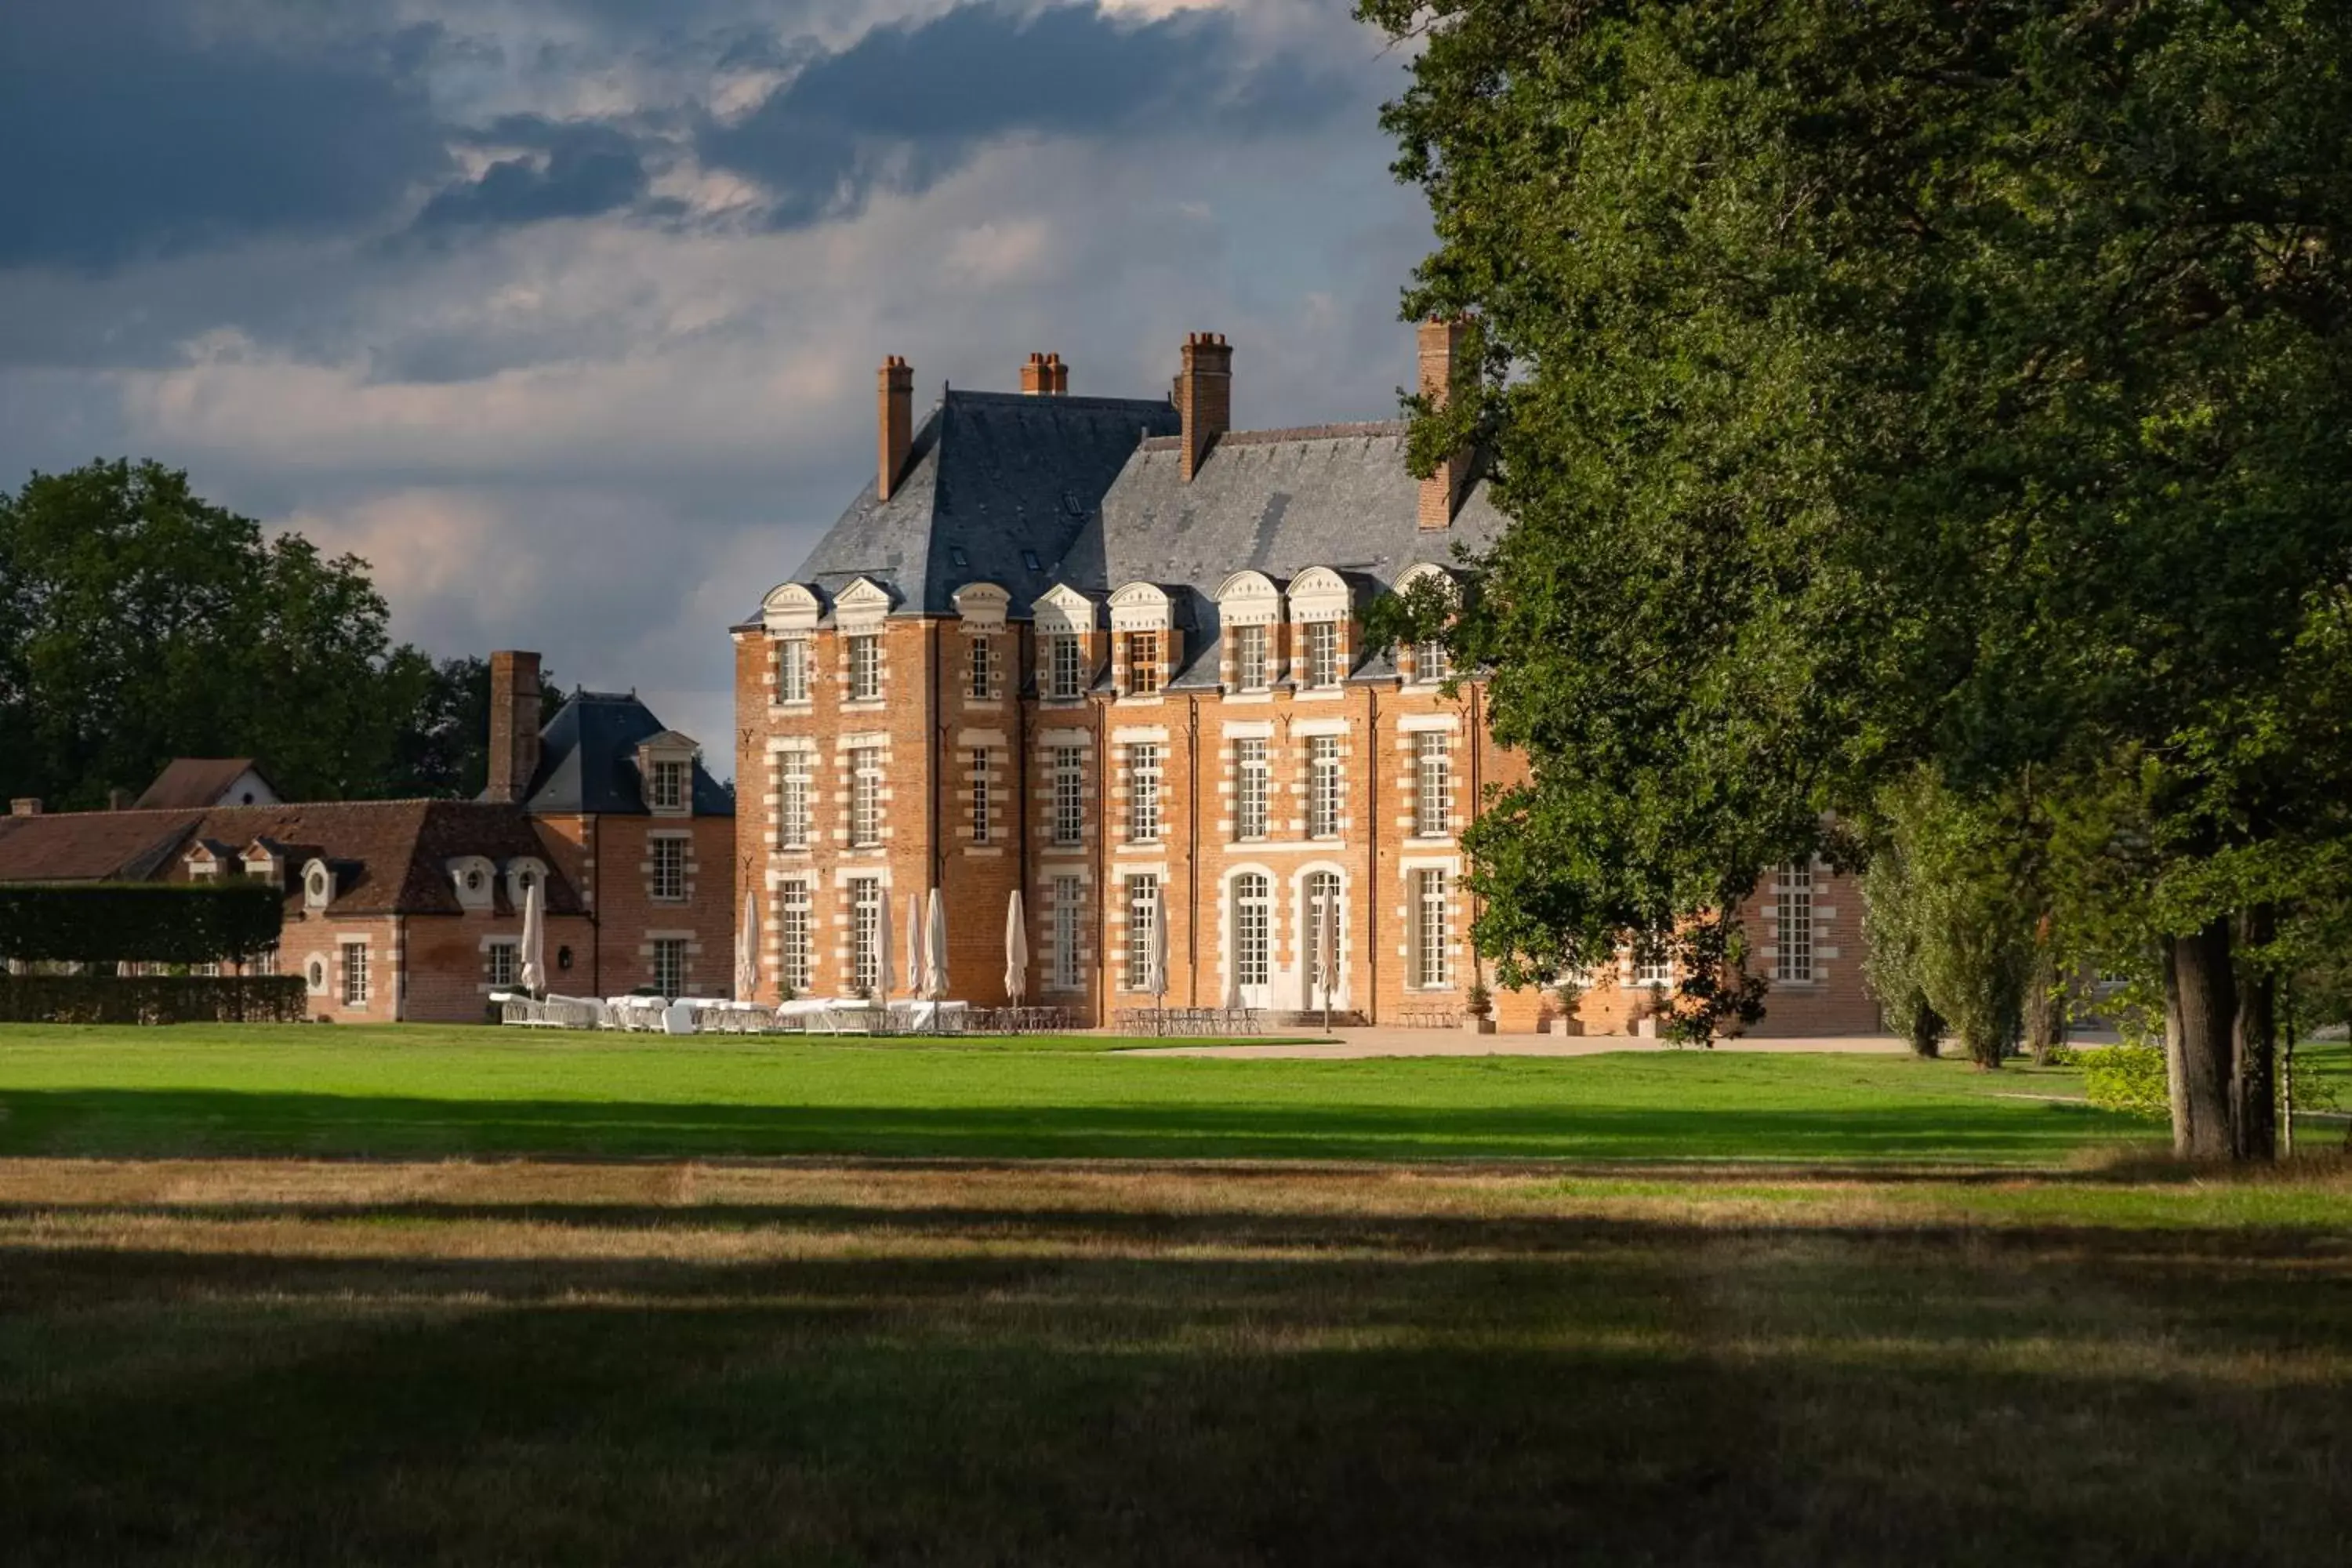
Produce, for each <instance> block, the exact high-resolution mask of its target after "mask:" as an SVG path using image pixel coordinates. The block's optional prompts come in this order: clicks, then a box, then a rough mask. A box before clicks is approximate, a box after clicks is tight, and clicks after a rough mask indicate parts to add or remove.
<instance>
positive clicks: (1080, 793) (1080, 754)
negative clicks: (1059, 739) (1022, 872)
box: [1054, 746, 1087, 847]
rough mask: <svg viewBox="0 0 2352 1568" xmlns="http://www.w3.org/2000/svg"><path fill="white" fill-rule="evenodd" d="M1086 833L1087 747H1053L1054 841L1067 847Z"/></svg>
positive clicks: (1082, 841)
mask: <svg viewBox="0 0 2352 1568" xmlns="http://www.w3.org/2000/svg"><path fill="white" fill-rule="evenodd" d="M1086 837H1087V749H1086V748H1085V747H1084V746H1055V748H1054V842H1055V844H1057V845H1060V846H1063V847H1069V846H1072V845H1077V844H1083V843H1085V842H1086Z"/></svg>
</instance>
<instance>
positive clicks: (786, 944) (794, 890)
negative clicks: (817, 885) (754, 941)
mask: <svg viewBox="0 0 2352 1568" xmlns="http://www.w3.org/2000/svg"><path fill="white" fill-rule="evenodd" d="M781 892H782V903H781V904H780V906H779V907H778V909H777V911H776V949H777V952H776V960H777V963H776V978H777V979H778V980H780V981H782V983H783V984H786V985H789V986H791V987H792V988H793V991H794V992H796V993H797V992H805V991H806V990H807V989H808V988H809V987H810V986H811V985H813V984H815V975H814V973H813V972H814V969H815V967H816V965H815V950H816V944H815V942H814V940H813V937H814V932H812V931H810V929H809V926H810V920H809V885H808V884H807V883H806V882H786V883H785V884H784V885H783V887H782V889H781Z"/></svg>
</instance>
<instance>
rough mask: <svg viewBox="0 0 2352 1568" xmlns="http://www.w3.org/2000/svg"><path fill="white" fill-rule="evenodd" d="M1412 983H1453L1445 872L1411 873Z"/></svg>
mask: <svg viewBox="0 0 2352 1568" xmlns="http://www.w3.org/2000/svg"><path fill="white" fill-rule="evenodd" d="M1412 903H1413V928H1412V929H1413V951H1412V983H1413V984H1415V985H1420V986H1424V987H1429V988H1432V989H1443V988H1444V987H1445V986H1449V985H1451V984H1454V955H1453V952H1452V949H1453V946H1454V914H1453V910H1452V909H1451V908H1450V907H1449V906H1448V904H1447V902H1446V898H1445V873H1444V872H1443V871H1435V870H1430V871H1415V872H1414V873H1413V874H1412Z"/></svg>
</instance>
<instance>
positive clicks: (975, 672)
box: [971, 637, 996, 700]
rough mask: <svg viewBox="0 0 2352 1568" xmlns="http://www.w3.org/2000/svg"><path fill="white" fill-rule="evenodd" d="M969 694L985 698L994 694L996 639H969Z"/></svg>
mask: <svg viewBox="0 0 2352 1568" xmlns="http://www.w3.org/2000/svg"><path fill="white" fill-rule="evenodd" d="M971 694H972V696H974V697H976V698H980V699H982V700H985V699H987V698H991V697H993V696H995V695H996V639H995V638H993V637H974V638H972V639H971Z"/></svg>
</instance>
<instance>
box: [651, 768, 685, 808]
mask: <svg viewBox="0 0 2352 1568" xmlns="http://www.w3.org/2000/svg"><path fill="white" fill-rule="evenodd" d="M687 767H688V764H687V763H678V762H667V763H655V764H654V778H653V786H654V797H653V800H652V802H651V803H650V804H651V805H652V806H653V808H654V809H655V810H656V811H676V810H677V809H678V808H680V807H681V806H683V805H686V770H687Z"/></svg>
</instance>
